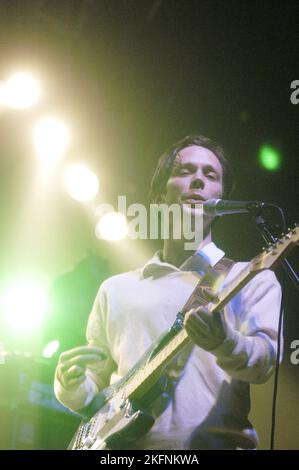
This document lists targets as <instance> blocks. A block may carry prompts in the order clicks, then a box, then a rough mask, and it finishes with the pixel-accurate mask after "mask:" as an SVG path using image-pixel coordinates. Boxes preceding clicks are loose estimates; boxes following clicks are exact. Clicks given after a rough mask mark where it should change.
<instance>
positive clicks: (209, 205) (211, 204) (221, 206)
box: [203, 199, 272, 217]
mask: <svg viewBox="0 0 299 470" xmlns="http://www.w3.org/2000/svg"><path fill="white" fill-rule="evenodd" d="M268 206H272V204H267V203H266V202H259V201H226V200H224V199H208V200H207V201H205V202H204V203H203V212H204V214H205V215H209V216H212V217H215V216H222V215H229V214H246V213H251V214H258V213H259V212H261V210H262V209H263V208H264V207H268Z"/></svg>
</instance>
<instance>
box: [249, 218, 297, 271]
mask: <svg viewBox="0 0 299 470" xmlns="http://www.w3.org/2000/svg"><path fill="white" fill-rule="evenodd" d="M298 244H299V228H298V224H295V226H294V228H292V229H289V231H288V233H287V234H285V235H284V234H283V235H282V236H281V238H279V239H278V240H277V241H276V242H275V243H273V244H272V245H269V246H267V247H266V248H264V249H263V252H262V253H261V254H259V255H258V256H256V257H255V258H254V259H253V260H252V261H251V266H250V269H251V270H252V271H262V270H263V269H269V268H271V269H275V267H276V265H277V264H278V263H279V262H280V260H281V258H284V257H285V256H286V255H287V253H288V252H289V251H290V250H291V249H292V248H293V247H294V246H295V245H298Z"/></svg>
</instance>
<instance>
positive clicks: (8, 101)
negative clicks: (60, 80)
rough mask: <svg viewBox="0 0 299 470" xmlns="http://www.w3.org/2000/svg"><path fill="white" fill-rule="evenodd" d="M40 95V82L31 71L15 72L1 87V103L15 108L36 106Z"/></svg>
mask: <svg viewBox="0 0 299 470" xmlns="http://www.w3.org/2000/svg"><path fill="white" fill-rule="evenodd" d="M39 97H40V88H39V84H38V82H37V80H35V78H33V77H32V76H31V75H30V74H29V73H24V72H19V73H15V74H14V75H12V76H11V77H10V78H9V79H8V80H7V81H6V82H4V83H3V85H2V86H1V88H0V101H1V103H2V104H4V105H5V106H9V107H10V108H14V109H25V108H29V107H31V106H34V105H35V104H36V103H37V102H38V100H39Z"/></svg>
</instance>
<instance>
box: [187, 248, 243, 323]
mask: <svg viewBox="0 0 299 470" xmlns="http://www.w3.org/2000/svg"><path fill="white" fill-rule="evenodd" d="M233 265H234V261H233V260H231V259H229V258H226V257H223V258H221V259H220V261H218V263H216V264H215V266H213V267H212V266H211V265H210V264H209V263H208V262H207V260H206V258H205V256H204V255H203V254H201V253H195V254H193V255H192V256H190V258H188V259H187V260H186V261H185V262H184V263H183V264H182V266H180V269H181V270H184V271H195V272H197V273H198V274H199V275H200V279H199V281H198V283H197V285H196V287H195V289H194V290H193V292H192V294H191V296H190V297H189V299H188V300H187V302H186V303H185V305H184V307H183V308H182V310H181V313H182V314H183V315H185V313H186V312H187V311H188V310H190V309H191V308H193V307H198V306H199V305H203V306H205V305H207V304H208V303H209V298H208V297H207V296H206V295H205V289H207V288H208V289H212V290H216V289H217V285H219V283H222V282H223V281H224V279H225V277H226V276H227V274H228V273H229V271H230V270H231V268H232V267H233Z"/></svg>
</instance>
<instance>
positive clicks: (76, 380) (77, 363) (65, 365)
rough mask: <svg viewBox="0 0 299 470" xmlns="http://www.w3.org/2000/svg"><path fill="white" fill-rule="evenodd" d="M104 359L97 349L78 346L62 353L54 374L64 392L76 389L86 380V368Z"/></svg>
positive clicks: (103, 355)
mask: <svg viewBox="0 0 299 470" xmlns="http://www.w3.org/2000/svg"><path fill="white" fill-rule="evenodd" d="M104 359H106V355H105V354H104V353H103V352H102V351H101V349H99V348H95V347H91V346H80V347H78V348H74V349H69V350H68V351H65V352H63V353H62V354H61V355H60V357H59V361H58V365H57V369H56V374H57V378H58V380H59V381H60V383H61V385H62V386H63V387H64V388H65V389H66V390H73V389H75V388H77V387H78V386H79V385H80V384H81V383H83V382H84V380H85V378H86V373H85V372H86V367H87V366H88V365H89V364H95V363H97V362H101V361H103V360H104Z"/></svg>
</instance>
